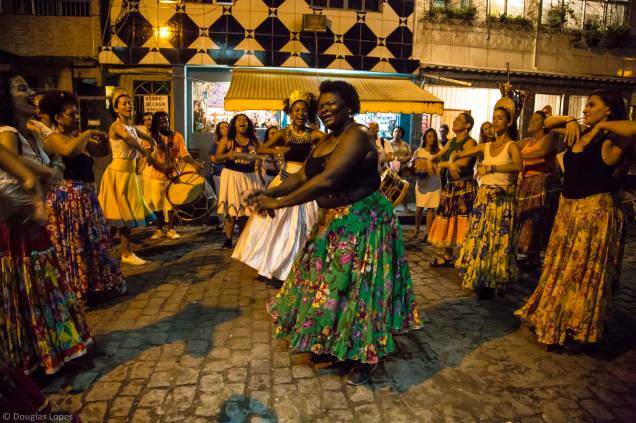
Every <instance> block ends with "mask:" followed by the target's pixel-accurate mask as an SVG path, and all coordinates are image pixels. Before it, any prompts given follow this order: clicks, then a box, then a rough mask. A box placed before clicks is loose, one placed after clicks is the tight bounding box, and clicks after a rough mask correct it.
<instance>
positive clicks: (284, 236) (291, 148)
mask: <svg viewBox="0 0 636 423" xmlns="http://www.w3.org/2000/svg"><path fill="white" fill-rule="evenodd" d="M284 110H285V113H287V114H289V115H290V117H291V120H292V124H291V125H290V126H288V127H287V128H285V129H283V130H280V131H278V132H277V133H276V134H275V135H273V136H272V137H271V138H270V139H269V141H268V142H267V143H266V144H264V145H263V146H262V147H261V148H259V150H258V152H259V153H264V154H276V153H278V152H279V150H280V151H282V150H283V149H284V150H286V151H285V152H284V153H283V155H284V160H285V163H284V165H283V168H282V170H281V172H280V174H279V176H278V177H277V178H276V179H275V180H274V181H273V182H272V184H270V186H269V188H271V189H273V188H275V187H276V186H277V185H279V184H280V183H281V182H282V181H284V180H285V179H286V178H288V177H290V176H291V175H293V174H295V173H296V172H298V171H300V170H301V169H302V167H303V163H304V162H305V160H306V159H307V156H309V153H310V152H311V149H312V148H313V147H314V144H315V143H316V142H317V141H318V140H319V139H321V138H322V137H323V136H324V135H325V134H323V133H322V132H320V131H318V130H313V129H311V128H309V127H307V126H306V123H307V121H310V122H313V121H315V120H316V97H315V96H314V95H313V94H311V93H308V92H305V91H301V90H296V91H293V92H292V93H291V94H290V95H289V98H288V99H286V100H285V108H284ZM277 146H278V147H277ZM317 213H318V206H317V205H316V202H315V201H310V202H307V203H305V204H299V205H296V206H293V207H288V208H285V209H281V210H278V211H277V212H276V214H275V215H274V216H269V215H268V216H259V215H252V217H250V220H249V221H248V223H247V226H246V227H245V230H244V231H243V233H242V234H241V237H240V238H239V240H238V242H237V243H236V248H235V249H234V253H233V254H232V258H234V259H236V260H239V261H242V262H243V263H245V264H247V265H248V266H250V267H252V268H254V269H256V270H257V271H258V274H259V275H260V276H262V277H264V278H266V279H277V280H285V279H287V275H288V274H289V272H290V270H291V267H292V264H293V262H294V259H295V258H296V256H297V255H298V253H299V251H300V250H301V249H302V248H303V246H304V245H305V241H306V240H307V237H308V236H309V233H310V231H311V229H312V227H313V226H314V223H316V215H317Z"/></svg>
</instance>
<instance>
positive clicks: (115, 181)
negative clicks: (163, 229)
mask: <svg viewBox="0 0 636 423" xmlns="http://www.w3.org/2000/svg"><path fill="white" fill-rule="evenodd" d="M99 204H100V205H101V206H102V210H103V211H104V217H105V218H106V223H107V224H108V225H109V226H114V227H118V228H123V227H128V228H137V227H144V226H147V225H148V223H149V222H151V221H152V220H153V219H154V215H153V214H152V212H151V211H150V209H149V208H148V205H147V204H146V202H145V201H144V196H143V194H142V191H141V186H140V185H139V179H138V178H137V174H136V173H135V161H134V160H132V159H113V161H112V162H111V163H110V164H109V165H108V167H107V168H106V170H105V171H104V175H103V176H102V182H101V185H100V187H99Z"/></svg>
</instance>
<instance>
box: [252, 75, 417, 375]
mask: <svg viewBox="0 0 636 423" xmlns="http://www.w3.org/2000/svg"><path fill="white" fill-rule="evenodd" d="M359 111H360V100H359V97H358V93H357V92H356V90H355V88H353V87H352V86H351V85H350V84H348V83H346V82H344V81H324V82H323V83H322V84H320V99H319V106H318V113H319V115H320V119H321V120H322V122H323V123H324V125H325V126H326V127H327V129H329V130H330V132H329V134H328V135H327V136H326V137H324V138H323V139H322V140H321V141H320V142H319V143H318V144H317V145H316V146H315V147H314V149H313V151H312V152H311V153H310V155H309V157H308V158H307V161H306V162H305V165H304V167H303V168H302V169H301V170H300V171H299V172H297V173H295V174H293V175H291V176H290V177H289V178H287V179H286V180H285V181H284V182H283V183H282V184H280V185H279V186H277V187H276V188H274V189H271V190H269V191H267V192H257V193H251V195H250V197H249V198H250V201H251V204H253V205H254V206H255V207H256V208H257V209H258V210H276V209H280V208H284V207H290V206H294V205H298V204H303V203H307V202H309V201H313V200H315V201H317V202H318V205H319V206H320V208H321V210H320V213H319V216H318V223H317V224H316V225H315V226H314V230H313V231H312V234H311V236H310V238H309V240H308V241H307V244H306V245H305V248H304V249H303V250H302V253H301V254H300V255H299V256H298V258H297V260H296V261H295V264H294V267H293V268H292V271H291V273H290V275H289V277H288V278H287V280H286V281H285V283H284V285H283V287H282V288H281V290H280V291H279V292H278V293H277V294H276V297H275V298H273V299H271V301H269V303H268V304H267V309H268V311H269V313H270V314H271V315H272V317H273V318H274V325H275V335H276V336H277V337H286V338H288V339H289V340H290V342H291V347H292V348H293V349H295V350H299V351H311V352H313V353H315V354H330V355H332V356H334V357H335V358H337V359H338V360H345V359H349V360H354V361H356V362H357V364H356V366H354V367H353V368H352V370H351V372H350V373H349V383H350V384H361V383H365V382H367V381H369V380H370V377H371V374H372V372H373V371H374V370H375V368H376V366H377V364H378V363H379V361H380V359H381V358H382V357H384V356H385V355H386V354H389V353H391V352H392V351H394V350H395V341H394V339H393V336H392V332H393V331H399V330H404V329H414V328H418V327H419V326H420V320H419V316H418V312H417V308H416V304H415V296H414V293H413V288H412V282H411V276H410V272H409V266H408V262H407V260H406V256H405V252H404V244H403V242H402V229H401V227H400V224H399V223H398V220H397V217H396V216H395V214H394V212H393V207H392V205H391V203H390V202H389V200H387V199H386V197H384V196H383V195H382V194H381V193H380V192H379V191H378V189H379V187H380V175H379V174H378V152H377V149H376V147H375V142H374V140H373V138H372V136H371V134H370V133H369V131H368V130H367V129H366V128H365V127H363V126H361V125H358V124H356V123H355V121H354V120H353V115H355V114H356V113H358V112H359Z"/></svg>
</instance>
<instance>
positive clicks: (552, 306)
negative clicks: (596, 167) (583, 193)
mask: <svg viewBox="0 0 636 423" xmlns="http://www.w3.org/2000/svg"><path fill="white" fill-rule="evenodd" d="M622 226H623V216H622V213H621V211H620V210H619V209H618V208H617V207H616V206H615V205H614V203H613V201H612V197H611V196H610V194H607V193H603V194H595V195H591V196H589V197H585V198H582V199H576V200H575V199H568V198H565V197H563V196H561V199H560V201H559V209H558V211H557V215H556V218H555V220H554V226H553V228H552V235H551V236H550V241H549V242H548V248H547V250H546V253H545V260H544V263H543V270H542V272H541V277H540V278H539V283H538V285H537V288H536V289H535V291H534V293H533V294H532V295H531V296H530V298H529V299H528V302H527V303H526V304H525V305H524V306H523V307H522V308H521V309H519V310H517V311H516V312H515V315H516V316H518V317H519V318H521V319H523V320H525V321H527V322H528V323H530V325H532V326H533V327H534V330H535V333H536V334H537V338H538V341H539V342H541V343H544V344H561V345H563V344H565V342H566V341H567V340H572V341H577V342H586V343H593V342H597V341H598V340H599V339H600V337H601V335H602V331H603V322H604V320H605V316H606V313H607V310H608V308H609V304H610V300H611V298H612V286H613V285H614V283H615V282H616V280H617V278H618V276H619V275H618V273H619V267H620V261H621V254H620V250H621V232H622Z"/></svg>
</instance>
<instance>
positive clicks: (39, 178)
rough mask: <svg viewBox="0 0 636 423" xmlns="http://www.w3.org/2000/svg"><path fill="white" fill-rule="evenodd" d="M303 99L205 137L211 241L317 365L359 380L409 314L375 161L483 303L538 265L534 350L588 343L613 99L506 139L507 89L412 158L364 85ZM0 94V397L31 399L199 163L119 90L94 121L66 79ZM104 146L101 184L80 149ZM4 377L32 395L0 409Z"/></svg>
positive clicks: (599, 281) (82, 350)
mask: <svg viewBox="0 0 636 423" xmlns="http://www.w3.org/2000/svg"><path fill="white" fill-rule="evenodd" d="M317 94H318V96H315V95H314V94H313V93H309V92H305V91H302V90H296V91H293V92H292V93H290V94H289V97H288V98H287V99H286V100H285V103H284V110H285V112H286V113H287V115H288V116H289V117H290V124H289V126H287V127H286V128H282V129H279V128H270V129H268V130H267V132H266V134H265V139H264V140H263V141H262V142H261V141H259V140H258V139H257V137H256V133H255V130H254V125H253V123H252V122H251V120H250V119H249V117H248V116H246V115H245V114H237V115H236V116H234V118H232V120H231V121H230V122H220V123H219V124H218V125H217V127H216V134H215V135H216V136H215V140H214V144H213V146H212V149H211V150H210V159H211V161H212V163H213V170H212V180H213V181H214V185H215V187H216V191H217V197H218V204H217V212H218V214H219V215H220V216H222V217H223V229H224V233H225V238H226V239H225V241H224V243H223V248H232V247H234V250H233V252H232V257H233V258H235V259H237V260H239V261H241V262H243V263H245V264H247V265H249V266H250V267H252V268H254V269H255V270H256V271H257V272H258V274H259V276H260V278H261V279H262V280H264V281H270V282H272V281H273V282H277V284H276V286H278V287H279V288H280V289H279V290H278V292H277V294H276V295H275V296H274V297H272V298H271V299H270V300H269V301H268V302H267V304H266V308H267V311H268V312H269V314H270V315H271V317H272V319H273V321H274V328H275V330H274V334H275V336H276V337H282V338H286V339H288V340H289V343H290V347H291V348H292V349H293V350H297V351H308V352H311V353H313V355H314V359H315V360H325V359H326V360H333V361H336V362H337V363H349V364H351V363H353V364H352V365H350V366H349V371H348V376H347V377H348V382H349V383H350V384H352V385H357V384H361V383H366V382H368V381H369V380H370V378H371V375H372V373H373V372H374V370H375V369H376V368H377V366H378V364H379V363H380V362H381V360H382V358H383V357H385V356H386V355H387V354H390V353H391V352H393V351H395V349H396V343H395V340H394V338H393V335H394V334H395V333H396V332H403V331H406V330H414V329H418V328H420V327H421V321H420V317H419V315H418V309H417V304H416V301H415V294H414V291H413V284H412V280H411V275H410V270H409V264H408V259H407V257H406V252H405V247H404V242H403V233H402V228H401V225H400V223H399V221H398V219H397V215H396V213H395V211H394V207H393V206H394V205H393V204H392V203H391V202H390V201H389V199H387V197H386V196H385V195H383V191H382V184H381V175H380V174H381V173H384V172H385V171H387V169H390V170H391V171H392V172H395V173H397V174H398V175H403V176H405V175H406V174H407V173H410V174H412V177H413V178H415V182H416V184H415V193H416V206H417V209H416V225H415V233H414V236H413V240H414V241H417V242H424V240H426V242H429V243H431V244H432V245H434V246H436V247H438V248H440V249H441V250H442V252H443V254H442V255H441V257H439V258H436V259H435V260H433V261H431V263H430V265H431V266H433V267H442V266H449V267H450V266H455V267H457V268H458V269H459V272H460V274H461V278H462V286H463V287H464V288H468V289H472V290H474V291H476V293H477V296H478V298H479V299H484V300H485V299H492V298H494V297H496V296H497V295H498V294H502V293H503V291H504V288H505V287H506V285H507V284H510V283H514V282H515V281H516V279H517V275H518V268H519V265H524V266H529V267H531V268H532V267H534V268H537V267H538V266H542V271H541V273H540V277H539V281H538V284H537V287H536V289H535V291H534V293H533V294H532V295H531V297H530V298H529V299H528V301H527V303H526V304H525V305H524V306H523V307H522V308H520V309H519V310H518V311H516V313H515V314H516V315H517V316H518V317H519V318H520V319H522V320H524V321H527V322H529V324H530V325H531V327H532V329H533V331H534V333H535V334H536V336H537V339H538V341H539V342H541V343H544V344H549V345H561V346H566V347H569V346H570V345H581V344H594V343H596V342H597V341H598V340H599V339H600V337H601V336H602V331H603V325H604V321H605V318H606V316H607V313H608V308H609V304H610V301H611V299H612V290H613V288H614V287H615V286H616V281H617V276H618V273H619V271H620V263H621V259H622V258H621V251H622V250H621V242H622V240H623V236H622V234H623V228H624V225H623V215H622V212H621V209H620V207H618V206H617V203H616V196H615V194H616V192H617V191H618V189H619V188H620V184H621V179H620V175H621V172H620V170H621V169H622V168H623V167H624V166H625V157H626V154H627V152H629V151H630V149H632V148H633V139H634V137H635V136H636V123H634V122H632V121H629V120H627V116H626V111H625V104H624V101H623V99H622V97H621V96H620V94H617V93H614V92H611V91H607V90H599V91H595V92H593V93H591V94H590V96H589V98H588V102H587V105H586V107H585V110H584V117H583V122H580V120H581V119H577V118H574V117H571V116H548V115H547V114H546V113H545V112H544V111H537V112H535V113H534V114H533V115H532V119H531V120H530V122H529V125H528V130H527V132H528V134H529V137H528V138H524V139H521V138H520V137H519V133H518V129H517V123H516V122H517V120H518V117H519V115H520V112H521V110H522V106H523V102H522V101H521V98H520V96H519V95H517V94H516V91H514V90H512V89H511V87H510V86H509V85H507V84H503V85H502V94H503V96H502V99H501V100H500V101H498V102H497V104H496V105H495V107H494V110H493V114H492V122H485V123H483V124H482V125H480V131H479V132H480V134H479V140H475V139H473V138H472V137H471V136H470V133H471V132H472V130H473V127H474V125H475V122H474V119H473V118H472V116H471V115H470V114H468V113H460V114H459V115H457V117H456V118H455V119H454V121H453V123H452V128H442V130H440V134H439V136H438V134H437V132H436V131H435V130H433V129H428V130H427V131H425V132H424V134H423V135H422V137H421V143H420V145H419V147H418V148H417V149H415V150H414V151H413V152H411V150H410V147H409V146H408V143H406V142H404V141H403V140H402V137H403V136H404V130H403V129H402V128H399V127H396V128H395V131H394V138H395V139H394V141H395V142H393V143H392V144H391V143H389V142H387V141H385V140H383V139H381V138H379V137H378V135H377V134H378V126H377V124H375V123H371V124H369V127H368V128H367V127H365V126H363V125H360V124H358V123H356V122H355V120H354V116H355V115H356V114H357V113H358V112H359V111H360V99H359V97H358V94H357V92H356V90H355V89H354V88H353V87H352V86H351V85H349V84H348V83H346V82H343V81H324V82H323V83H322V84H321V85H320V91H319V93H317ZM0 103H1V107H0V125H2V126H0V169H1V170H0V196H1V197H2V201H3V203H4V204H6V205H7V206H6V207H4V208H3V209H2V212H1V214H0V260H1V261H2V267H1V269H2V270H1V272H2V273H1V274H0V282H1V283H2V289H1V290H0V295H1V296H2V297H1V298H0V300H1V302H0V304H2V312H3V316H4V318H3V320H2V321H1V322H0V373H1V376H2V381H3V382H5V383H3V384H2V387H0V390H2V397H1V398H2V401H3V407H5V406H7V407H9V406H11V407H15V406H20V407H27V408H28V407H39V406H42V404H41V398H40V396H38V393H37V392H38V391H37V388H36V387H35V386H33V385H31V384H30V381H29V380H28V379H26V378H25V375H28V374H31V373H33V372H35V371H36V370H38V369H41V371H42V372H43V373H45V374H47V375H50V374H54V373H56V372H57V371H59V369H60V368H62V366H64V365H66V364H67V363H68V362H70V361H72V360H73V359H75V358H77V357H80V356H82V355H84V354H86V352H87V350H88V347H89V345H90V344H91V343H92V337H91V333H90V329H89V327H88V325H87V323H86V318H85V314H84V309H85V307H86V306H87V305H90V304H91V301H95V300H98V299H100V298H103V297H105V296H108V295H110V294H113V295H117V294H118V293H123V292H125V291H126V281H125V279H124V277H123V275H122V272H121V267H120V263H125V264H130V265H143V264H144V263H145V261H144V260H143V259H141V258H139V257H138V256H137V255H136V254H135V253H134V252H133V251H132V246H131V231H132V229H134V228H138V227H143V226H146V225H149V224H151V222H156V223H155V224H156V231H155V233H154V234H153V235H152V239H154V240H157V239H161V238H163V237H164V236H165V237H168V238H171V239H176V238H178V236H179V235H178V234H177V233H176V231H175V228H174V223H175V216H174V207H173V205H172V204H171V203H170V201H169V199H168V198H167V197H166V196H167V194H166V191H167V186H168V184H169V183H170V181H171V180H173V179H174V178H175V175H178V174H179V172H180V169H181V168H182V167H183V166H191V167H192V168H193V169H194V171H195V172H198V171H200V169H201V166H202V165H201V164H200V163H199V162H197V161H196V160H194V159H193V158H192V157H191V156H190V155H189V153H188V151H187V149H186V146H185V141H184V139H183V137H182V136H181V135H180V134H178V133H176V132H174V131H173V130H171V129H170V125H169V116H168V115H167V114H166V113H163V112H157V113H155V114H153V115H147V116H143V120H144V127H142V128H138V127H135V126H134V125H133V115H132V113H133V106H132V100H131V97H130V95H129V94H128V93H127V92H126V91H124V90H121V89H116V90H115V92H114V93H113V96H112V98H111V103H110V104H111V112H112V113H113V116H114V118H115V121H114V123H113V124H112V125H111V126H110V128H109V131H108V133H104V132H101V131H97V130H86V131H83V132H82V131H80V119H79V112H78V101H77V98H76V97H75V96H74V95H73V94H72V93H70V92H67V91H59V90H54V91H49V92H45V93H43V95H42V96H40V97H39V98H38V99H37V101H36V96H35V94H34V92H33V91H32V90H31V89H30V88H29V86H28V84H27V82H26V81H25V79H24V78H23V77H22V76H20V75H18V74H14V73H3V74H1V75H0ZM36 116H38V117H39V119H36ZM317 118H319V119H320V121H321V122H322V123H323V125H324V127H325V128H326V130H327V132H326V133H323V132H322V131H320V130H319V129H317V128H318V125H317V122H318V121H317ZM449 129H452V132H453V134H454V136H453V137H452V138H448V135H449V134H448V132H449ZM559 140H562V142H559ZM108 151H110V153H111V154H112V161H111V162H110V164H109V165H108V167H107V169H106V171H105V173H104V176H103V177H102V180H101V184H100V187H99V190H97V189H96V187H95V176H94V171H93V163H94V159H93V158H94V157H95V156H97V155H103V154H107V153H108ZM104 152H106V153H104ZM475 171H476V172H475ZM423 212H425V216H426V224H425V228H426V232H425V234H424V236H423V237H421V233H422V232H423V231H421V226H422V225H421V218H422V214H423ZM235 226H238V232H239V237H238V241H237V242H236V244H235V245H233V237H234V232H235ZM166 227H167V228H166ZM116 232H118V233H119V235H120V251H121V258H120V260H118V257H117V256H116V255H115V248H114V241H113V239H114V235H115V233H116ZM542 257H543V263H541V261H542V260H541V258H542ZM518 262H520V263H519V264H518ZM16 387H18V388H16ZM7 388H8V389H7ZM15 389H21V390H23V391H24V392H28V393H27V394H25V395H28V398H31V399H33V402H29V401H25V402H21V403H19V404H18V403H14V404H9V405H6V404H5V402H7V398H9V399H10V398H12V395H13V394H14V393H15V392H16V391H15ZM20 392H22V391H20Z"/></svg>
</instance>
